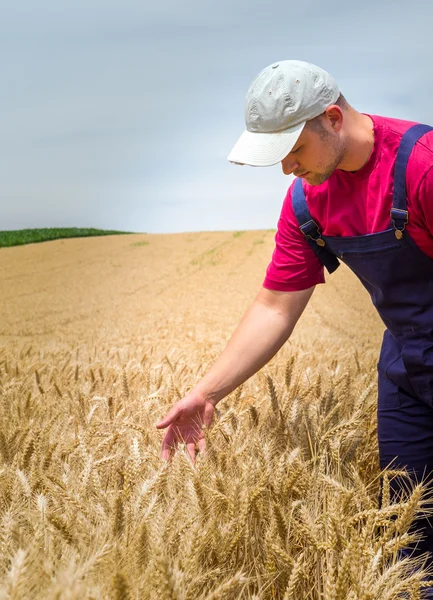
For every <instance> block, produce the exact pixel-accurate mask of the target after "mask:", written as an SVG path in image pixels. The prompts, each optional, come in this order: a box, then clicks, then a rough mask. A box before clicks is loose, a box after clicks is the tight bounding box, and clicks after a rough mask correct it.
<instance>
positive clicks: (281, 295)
mask: <svg viewBox="0 0 433 600" xmlns="http://www.w3.org/2000/svg"><path fill="white" fill-rule="evenodd" d="M313 291H314V287H312V288H309V289H307V290H302V291H297V292H277V291H274V290H268V289H266V288H262V289H261V290H260V292H259V294H258V295H257V298H256V299H255V300H254V302H253V303H252V305H251V306H250V308H249V309H248V310H247V312H246V313H245V314H244V316H243V317H242V319H241V321H240V323H239V325H238V327H237V329H236V330H235V332H234V334H233V336H232V337H231V338H230V340H229V342H228V344H227V346H226V348H225V349H224V351H223V352H222V354H221V355H220V356H219V358H218V359H217V360H216V362H215V363H214V364H213V366H212V368H211V369H210V371H209V372H208V373H207V374H206V375H205V376H204V377H203V378H202V379H201V380H200V381H199V383H198V384H197V385H196V386H195V387H194V391H195V392H197V393H199V394H201V395H204V396H205V397H206V399H207V400H209V401H210V402H212V404H213V405H214V406H215V405H216V404H217V402H219V401H220V400H222V399H223V398H224V397H225V396H227V395H228V394H230V392H232V391H233V390H234V389H236V388H237V387H238V386H239V385H241V384H242V383H244V381H246V380H247V379H249V378H250V377H251V376H252V375H254V373H256V372H257V371H259V370H260V369H261V368H262V367H263V366H264V365H265V364H266V363H268V362H269V361H270V360H271V358H272V357H273V356H274V355H275V354H276V353H277V352H278V350H279V349H280V348H281V346H282V345H283V344H284V342H286V341H287V339H288V338H289V336H290V335H291V333H292V331H293V329H294V327H295V325H296V323H297V321H298V319H299V317H300V316H301V314H302V312H303V311H304V309H305V307H306V305H307V303H308V301H309V299H310V297H311V295H312V293H313Z"/></svg>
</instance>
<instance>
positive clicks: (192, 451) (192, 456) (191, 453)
mask: <svg viewBox="0 0 433 600" xmlns="http://www.w3.org/2000/svg"><path fill="white" fill-rule="evenodd" d="M186 449H187V450H188V454H189V457H190V459H191V462H192V464H194V463H195V443H194V442H190V443H189V444H187V445H186Z"/></svg>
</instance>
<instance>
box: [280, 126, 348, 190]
mask: <svg viewBox="0 0 433 600" xmlns="http://www.w3.org/2000/svg"><path fill="white" fill-rule="evenodd" d="M344 153H345V144H344V142H343V141H342V139H341V138H340V136H339V134H338V133H337V132H335V131H334V130H333V128H332V126H331V125H330V124H329V123H328V122H327V120H326V119H324V118H322V117H318V118H317V119H314V120H313V121H308V122H307V124H306V125H305V127H304V129H303V130H302V133H301V135H300V136H299V138H298V141H297V142H296V144H295V145H294V147H293V149H292V151H291V152H290V153H289V154H288V155H287V156H286V158H284V159H283V160H282V161H281V166H282V169H283V173H284V174H285V175H291V174H292V173H293V175H296V177H302V178H303V179H305V181H306V182H307V183H309V184H310V185H320V184H321V183H323V182H324V181H326V180H327V179H329V177H330V176H331V175H332V173H333V172H334V171H335V169H336V168H337V167H338V165H339V164H340V163H341V160H342V159H343V157H344Z"/></svg>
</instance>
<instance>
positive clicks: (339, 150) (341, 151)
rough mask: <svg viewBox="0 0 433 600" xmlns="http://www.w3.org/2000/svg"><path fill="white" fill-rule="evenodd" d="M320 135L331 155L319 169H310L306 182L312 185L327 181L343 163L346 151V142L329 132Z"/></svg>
mask: <svg viewBox="0 0 433 600" xmlns="http://www.w3.org/2000/svg"><path fill="white" fill-rule="evenodd" d="M320 137H321V139H322V141H323V142H325V144H326V145H327V146H328V147H327V150H328V153H330V154H331V157H330V158H329V160H328V161H327V163H326V164H325V165H323V167H322V165H320V166H319V169H320V170H319V171H310V173H309V174H308V175H307V177H305V180H306V182H307V183H309V184H310V185H321V184H322V183H324V182H325V181H327V180H328V179H329V178H330V177H331V175H332V174H333V173H334V171H335V170H336V169H338V165H339V164H341V162H342V160H343V159H344V156H345V153H346V144H344V143H337V142H336V141H335V140H334V139H333V138H332V137H331V136H330V135H329V134H328V133H327V132H325V131H323V132H322V133H321V135H320ZM325 147H326V146H325Z"/></svg>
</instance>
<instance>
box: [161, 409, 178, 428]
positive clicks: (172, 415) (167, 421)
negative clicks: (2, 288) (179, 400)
mask: <svg viewBox="0 0 433 600" xmlns="http://www.w3.org/2000/svg"><path fill="white" fill-rule="evenodd" d="M179 413H180V411H179V409H178V408H177V407H176V405H175V406H172V407H171V409H170V410H169V411H168V413H167V414H166V415H165V417H164V418H163V419H162V421H160V422H159V423H157V424H156V428H157V429H165V428H166V427H168V426H169V425H171V424H172V423H173V421H175V420H176V419H177V417H178V416H179Z"/></svg>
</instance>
